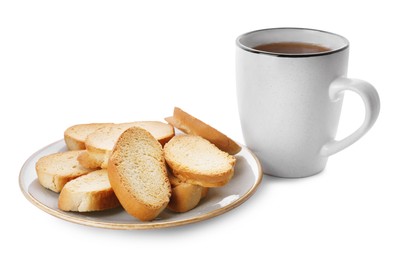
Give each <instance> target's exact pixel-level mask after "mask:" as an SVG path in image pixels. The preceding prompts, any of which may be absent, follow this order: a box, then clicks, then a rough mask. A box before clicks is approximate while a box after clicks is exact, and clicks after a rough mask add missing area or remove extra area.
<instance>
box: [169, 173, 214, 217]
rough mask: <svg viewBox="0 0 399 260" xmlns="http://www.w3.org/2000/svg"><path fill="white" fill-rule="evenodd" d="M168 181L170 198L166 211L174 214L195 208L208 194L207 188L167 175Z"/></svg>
mask: <svg viewBox="0 0 399 260" xmlns="http://www.w3.org/2000/svg"><path fill="white" fill-rule="evenodd" d="M169 181H170V184H171V186H172V196H171V197H170V201H169V204H168V209H170V210H172V211H174V212H179V213H182V212H187V211H189V210H191V209H193V208H195V207H196V206H197V205H198V203H199V202H200V201H201V199H202V198H205V197H206V195H207V193H208V188H206V187H202V186H199V185H195V184H191V183H186V182H183V181H181V180H180V179H178V178H176V177H175V176H173V175H172V174H169Z"/></svg>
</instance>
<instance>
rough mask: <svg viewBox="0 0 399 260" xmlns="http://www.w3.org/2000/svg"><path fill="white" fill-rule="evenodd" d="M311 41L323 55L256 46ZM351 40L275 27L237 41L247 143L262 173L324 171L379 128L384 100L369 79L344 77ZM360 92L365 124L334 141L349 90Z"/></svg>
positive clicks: (280, 174)
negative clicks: (330, 160) (334, 157)
mask: <svg viewBox="0 0 399 260" xmlns="http://www.w3.org/2000/svg"><path fill="white" fill-rule="evenodd" d="M295 42H296V43H306V44H312V45H318V46H323V47H325V48H327V50H325V51H320V52H302V53H289V52H275V51H267V50H259V49H257V48H256V47H257V46H259V45H262V44H269V43H295ZM348 56H349V42H348V40H347V39H346V38H344V37H342V36H340V35H337V34H334V33H330V32H325V31H320V30H314V29H305V28H270V29H263V30H257V31H253V32H249V33H246V34H243V35H241V36H239V37H238V38H237V40H236V83H237V86H236V87H237V100H238V109H239V115H240V121H241V128H242V132H243V136H244V141H245V144H246V145H247V146H248V148H250V149H251V150H252V151H253V152H254V153H255V154H256V155H257V156H258V158H259V160H260V162H261V164H262V169H263V172H264V173H266V174H269V175H273V176H277V177H285V178H297V177H307V176H311V175H314V174H317V173H319V172H321V171H322V170H323V169H324V168H325V166H326V164H327V160H328V157H329V156H330V155H333V154H335V153H337V152H339V151H341V150H343V149H344V148H346V147H348V146H350V145H351V144H353V143H354V142H356V141H357V140H359V139H360V138H361V137H362V136H363V135H364V134H365V133H366V132H367V131H368V130H369V129H370V128H371V127H372V126H373V124H374V123H375V121H376V119H377V117H378V114H379V110H380V100H379V96H378V93H377V91H376V89H375V88H374V87H373V86H372V85H371V84H369V83H368V82H366V81H363V80H359V79H350V78H347V77H346V74H347V67H348ZM346 90H351V91H354V92H355V93H357V94H359V95H360V97H361V98H362V100H363V102H364V105H365V118H364V121H363V124H362V125H361V126H360V127H359V128H358V129H357V130H356V131H355V132H354V133H352V134H351V135H349V136H347V137H346V138H344V139H342V140H339V141H338V140H335V135H336V132H337V128H338V123H339V117H340V114H341V108H342V102H343V96H344V92H345V91H346Z"/></svg>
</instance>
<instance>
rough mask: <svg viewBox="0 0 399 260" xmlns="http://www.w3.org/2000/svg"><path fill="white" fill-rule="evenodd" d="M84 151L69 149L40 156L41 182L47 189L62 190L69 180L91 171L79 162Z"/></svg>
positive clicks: (39, 171)
mask: <svg viewBox="0 0 399 260" xmlns="http://www.w3.org/2000/svg"><path fill="white" fill-rule="evenodd" d="M82 152H83V151H67V152H61V153H55V154H50V155H47V156H44V157H42V158H40V159H39V160H38V161H37V163H36V173H37V176H38V179H39V183H40V184H41V185H42V186H43V187H45V188H47V189H50V190H52V191H55V192H60V191H61V189H62V188H63V187H64V185H65V184H66V183H67V182H68V181H70V180H73V179H75V178H77V177H79V176H81V175H84V174H87V173H89V172H91V171H92V170H90V169H87V168H84V167H82V166H81V165H80V164H79V162H78V159H77V158H78V156H79V155H80V154H82Z"/></svg>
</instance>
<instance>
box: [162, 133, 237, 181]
mask: <svg viewBox="0 0 399 260" xmlns="http://www.w3.org/2000/svg"><path fill="white" fill-rule="evenodd" d="M164 151H165V160H166V162H167V164H168V165H169V167H170V168H171V170H172V173H173V175H175V176H176V177H177V178H179V179H181V180H182V181H184V182H188V183H191V184H197V185H200V186H203V187H219V186H223V185H225V184H226V183H227V182H228V181H229V180H230V179H231V177H232V176H233V174H234V165H235V162H236V159H235V157H234V156H232V155H229V154H228V153H226V152H223V151H221V150H220V149H218V148H217V147H216V146H215V145H214V144H212V143H210V142H209V141H208V140H206V139H204V138H202V137H200V136H195V135H177V136H175V137H173V138H172V139H171V140H170V141H169V142H168V143H167V144H166V145H165V147H164Z"/></svg>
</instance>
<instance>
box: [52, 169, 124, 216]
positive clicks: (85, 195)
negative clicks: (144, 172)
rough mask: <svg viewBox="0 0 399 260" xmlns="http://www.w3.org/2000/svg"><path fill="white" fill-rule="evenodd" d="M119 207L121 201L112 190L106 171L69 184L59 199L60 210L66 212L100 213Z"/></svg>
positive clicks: (88, 175) (94, 173)
mask: <svg viewBox="0 0 399 260" xmlns="http://www.w3.org/2000/svg"><path fill="white" fill-rule="evenodd" d="M118 206H120V203H119V200H118V198H117V197H116V196H115V193H114V191H113V190H112V188H111V184H110V183H109V180H108V172H107V170H105V169H103V170H97V171H93V172H90V173H88V174H86V175H83V176H80V177H78V178H76V179H74V180H72V181H70V182H68V183H67V184H65V186H64V188H63V189H62V190H61V193H60V196H59V198H58V208H59V209H61V210H64V211H77V212H89V211H100V210H106V209H111V208H116V207H118Z"/></svg>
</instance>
